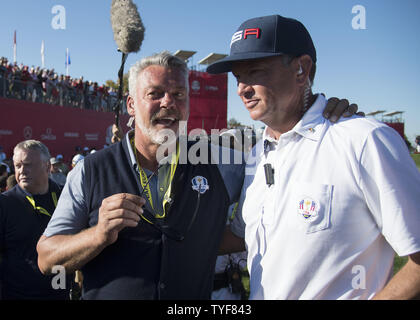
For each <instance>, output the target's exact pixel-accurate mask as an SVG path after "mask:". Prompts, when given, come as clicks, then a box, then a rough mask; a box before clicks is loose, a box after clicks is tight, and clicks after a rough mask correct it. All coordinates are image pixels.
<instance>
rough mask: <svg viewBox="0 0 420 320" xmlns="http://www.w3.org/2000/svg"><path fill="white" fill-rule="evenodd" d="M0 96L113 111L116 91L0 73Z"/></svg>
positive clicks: (124, 104)
mask: <svg viewBox="0 0 420 320" xmlns="http://www.w3.org/2000/svg"><path fill="white" fill-rule="evenodd" d="M0 97H3V98H11V99H19V100H26V101H31V102H39V103H47V104H53V105H58V106H66V107H73V108H79V109H87V110H96V111H113V107H114V105H115V103H116V101H117V96H116V93H115V95H114V94H112V93H106V94H103V93H101V92H99V91H98V92H96V93H93V92H92V91H90V90H89V89H88V88H85V89H84V90H81V89H79V88H76V87H73V86H70V85H68V84H67V83H65V82H59V81H58V82H56V83H54V82H49V81H46V82H43V83H42V84H40V83H38V82H34V81H22V80H17V79H13V78H12V79H10V78H7V77H5V76H4V74H0ZM125 100H126V99H123V102H122V108H121V112H122V113H123V114H126V113H127V111H126V110H127V108H126V101H125Z"/></svg>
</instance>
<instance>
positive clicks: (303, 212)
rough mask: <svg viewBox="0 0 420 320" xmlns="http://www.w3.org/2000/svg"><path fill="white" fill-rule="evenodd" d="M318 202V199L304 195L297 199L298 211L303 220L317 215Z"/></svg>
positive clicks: (310, 219) (312, 218)
mask: <svg viewBox="0 0 420 320" xmlns="http://www.w3.org/2000/svg"><path fill="white" fill-rule="evenodd" d="M318 212H319V203H318V201H316V200H314V199H312V198H310V197H304V198H303V199H301V200H300V201H299V206H298V213H299V215H300V216H301V217H303V218H304V220H305V221H313V220H315V219H316V217H317V216H318Z"/></svg>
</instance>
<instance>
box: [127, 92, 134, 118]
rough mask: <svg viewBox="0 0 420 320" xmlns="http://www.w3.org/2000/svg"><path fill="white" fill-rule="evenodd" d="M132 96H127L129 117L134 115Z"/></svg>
mask: <svg viewBox="0 0 420 320" xmlns="http://www.w3.org/2000/svg"><path fill="white" fill-rule="evenodd" d="M134 105H135V104H134V98H133V97H132V96H131V95H128V97H127V112H128V114H129V115H130V116H131V117H134V116H135V115H136V110H135V109H134Z"/></svg>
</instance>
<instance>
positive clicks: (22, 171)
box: [13, 149, 50, 194]
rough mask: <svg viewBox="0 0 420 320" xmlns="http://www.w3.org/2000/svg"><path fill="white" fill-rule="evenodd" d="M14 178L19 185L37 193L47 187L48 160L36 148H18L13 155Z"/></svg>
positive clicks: (32, 192)
mask: <svg viewBox="0 0 420 320" xmlns="http://www.w3.org/2000/svg"><path fill="white" fill-rule="evenodd" d="M13 163H14V166H15V178H16V181H17V183H18V184H19V186H20V187H21V188H22V189H23V190H25V191H27V192H29V193H31V194H39V193H40V192H43V191H45V189H46V188H47V189H48V173H49V170H50V164H49V161H45V160H43V159H42V157H41V153H40V152H39V151H37V150H24V149H18V150H16V152H15V154H14V155H13Z"/></svg>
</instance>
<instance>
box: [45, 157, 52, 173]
mask: <svg viewBox="0 0 420 320" xmlns="http://www.w3.org/2000/svg"><path fill="white" fill-rule="evenodd" d="M45 164H46V166H47V171H48V173H50V171H51V162H50V161H49V160H48V161H46V162H45Z"/></svg>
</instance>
